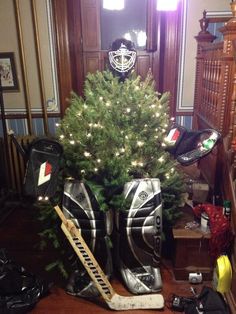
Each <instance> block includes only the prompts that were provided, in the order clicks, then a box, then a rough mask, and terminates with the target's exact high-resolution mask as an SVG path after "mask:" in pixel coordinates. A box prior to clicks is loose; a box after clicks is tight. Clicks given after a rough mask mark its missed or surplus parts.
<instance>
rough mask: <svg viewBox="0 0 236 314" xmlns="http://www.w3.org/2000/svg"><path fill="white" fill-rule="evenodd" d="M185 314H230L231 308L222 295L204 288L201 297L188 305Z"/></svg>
mask: <svg viewBox="0 0 236 314" xmlns="http://www.w3.org/2000/svg"><path fill="white" fill-rule="evenodd" d="M184 313H185V314H199V313H202V314H229V313H230V312H229V308H228V306H227V304H226V302H225V300H224V298H223V296H222V294H221V293H219V292H217V291H214V290H213V289H212V288H209V287H203V289H202V291H201V293H200V295H199V296H198V297H197V298H196V299H195V300H193V301H192V302H189V303H186V306H185V311H184Z"/></svg>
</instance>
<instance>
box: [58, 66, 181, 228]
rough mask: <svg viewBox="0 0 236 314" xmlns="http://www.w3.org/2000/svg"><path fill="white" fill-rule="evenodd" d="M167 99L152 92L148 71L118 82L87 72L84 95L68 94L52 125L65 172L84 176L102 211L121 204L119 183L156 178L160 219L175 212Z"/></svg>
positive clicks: (177, 195)
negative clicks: (66, 103) (143, 75)
mask: <svg viewBox="0 0 236 314" xmlns="http://www.w3.org/2000/svg"><path fill="white" fill-rule="evenodd" d="M168 99H169V94H168V93H164V94H162V95H160V94H159V93H157V92H156V91H155V88H154V81H153V79H152V77H151V75H147V78H146V79H145V80H144V81H142V80H141V78H140V77H139V76H134V75H132V76H131V77H130V78H127V79H126V80H125V81H124V82H119V79H118V78H117V77H115V76H114V75H113V74H112V73H111V72H109V71H104V72H97V73H95V74H88V76H87V78H86V81H85V91H84V98H82V97H79V96H78V95H76V94H75V93H72V95H71V99H70V106H69V107H68V109H67V110H66V113H65V116H64V118H63V119H62V121H61V123H60V125H59V126H58V130H57V135H58V137H59V139H60V141H61V144H62V145H63V148H64V160H65V164H64V166H63V167H64V171H65V175H66V176H71V177H73V178H76V179H79V180H84V181H86V183H87V184H88V185H89V186H90V188H91V189H92V191H93V192H94V193H95V195H96V197H97V199H98V202H99V204H100V207H101V209H102V210H107V209H119V208H121V206H125V204H124V200H123V197H122V196H121V191H122V188H123V186H124V183H125V182H128V181H130V180H132V179H133V178H159V179H160V182H161V189H162V196H163V218H164V222H165V223H168V224H172V223H173V222H174V221H175V219H176V217H178V216H179V212H178V210H177V207H178V205H179V203H180V200H181V193H182V192H183V179H182V177H181V175H180V174H179V173H178V171H177V170H176V167H175V164H176V163H175V161H174V160H173V158H172V157H171V156H170V155H169V153H168V152H166V151H165V136H166V131H167V129H168V127H169V124H170V117H169V113H168V109H169V107H168Z"/></svg>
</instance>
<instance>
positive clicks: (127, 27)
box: [101, 0, 147, 50]
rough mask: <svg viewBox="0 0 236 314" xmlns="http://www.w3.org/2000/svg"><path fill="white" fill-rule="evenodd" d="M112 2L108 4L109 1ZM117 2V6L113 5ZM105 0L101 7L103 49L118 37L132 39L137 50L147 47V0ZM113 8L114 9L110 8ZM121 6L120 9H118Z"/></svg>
mask: <svg viewBox="0 0 236 314" xmlns="http://www.w3.org/2000/svg"><path fill="white" fill-rule="evenodd" d="M108 2H109V3H110V4H109V5H108V6H107V3H108ZM112 2H113V4H114V5H115V3H116V4H117V6H113V5H112ZM121 2H122V0H113V1H112V0H104V1H103V5H102V8H101V44H102V50H107V49H109V48H110V46H111V44H112V42H113V41H115V40H116V39H118V38H126V39H128V40H131V41H132V42H133V43H134V45H135V48H136V49H137V50H145V48H146V38H147V36H146V19H147V0H123V2H122V3H123V9H121V8H122V3H121ZM108 8H113V9H108ZM118 8H120V9H118Z"/></svg>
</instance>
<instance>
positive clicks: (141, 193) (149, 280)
mask: <svg viewBox="0 0 236 314" xmlns="http://www.w3.org/2000/svg"><path fill="white" fill-rule="evenodd" d="M124 198H125V204H126V205H127V206H125V208H121V209H120V210H119V211H117V213H116V241H115V243H114V245H116V247H117V250H116V254H117V256H116V259H117V261H118V263H117V265H118V267H119V271H120V273H121V275H122V277H123V279H124V282H125V284H126V285H127V288H128V289H129V290H130V291H131V292H132V293H135V294H143V293H150V292H157V291H160V290H161V288H162V280H161V274H160V268H159V267H160V253H161V232H162V202H161V189H160V181H159V179H137V180H133V181H131V182H128V183H126V184H125V186H124Z"/></svg>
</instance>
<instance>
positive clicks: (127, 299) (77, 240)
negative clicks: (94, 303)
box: [54, 206, 164, 311]
mask: <svg viewBox="0 0 236 314" xmlns="http://www.w3.org/2000/svg"><path fill="white" fill-rule="evenodd" d="M54 209H55V210H56V212H57V214H58V216H59V217H60V219H61V221H62V224H61V228H62V230H63V232H64V233H65V235H66V237H67V239H68V241H69V242H70V244H71V246H72V247H73V249H74V251H75V252H76V254H77V255H78V257H79V259H80V261H81V262H82V264H83V265H84V267H85V269H86V270H87V272H88V274H89V276H90V277H91V279H92V281H93V282H94V284H95V286H96V287H97V289H98V291H99V292H100V293H101V296H102V297H103V299H104V300H105V302H106V303H107V305H108V306H109V308H110V309H112V310H117V311H119V310H131V309H162V308H163V307H164V299H163V296H162V295H161V294H147V295H141V296H121V295H119V294H117V293H116V292H115V291H114V289H113V288H112V286H111V284H110V282H109V281H108V279H107V277H106V275H105V274H104V272H103V271H102V269H101V267H100V266H99V264H98V262H97V261H96V259H95V258H94V256H93V254H92V252H91V251H90V249H89V247H88V246H87V244H86V243H85V241H84V239H83V237H82V235H81V231H80V230H79V229H77V228H76V226H75V225H74V223H73V221H72V220H69V219H66V217H65V216H64V214H63V212H62V211H61V209H60V207H59V206H55V207H54Z"/></svg>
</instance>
